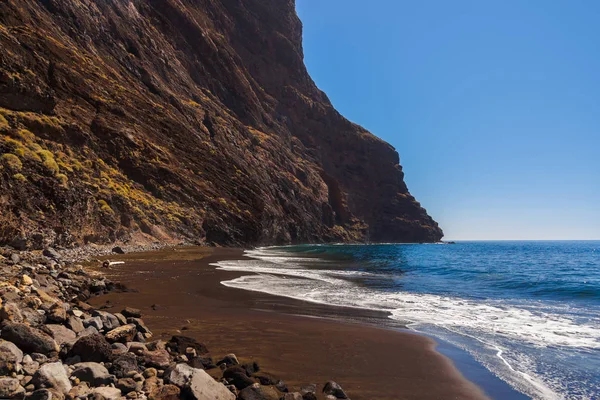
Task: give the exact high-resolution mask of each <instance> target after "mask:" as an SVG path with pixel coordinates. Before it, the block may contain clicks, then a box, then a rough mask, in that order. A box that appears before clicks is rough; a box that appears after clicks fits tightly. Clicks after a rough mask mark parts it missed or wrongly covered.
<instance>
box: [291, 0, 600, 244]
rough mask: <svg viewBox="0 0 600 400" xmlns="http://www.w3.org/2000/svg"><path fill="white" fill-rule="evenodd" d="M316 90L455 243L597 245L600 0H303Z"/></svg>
mask: <svg viewBox="0 0 600 400" xmlns="http://www.w3.org/2000/svg"><path fill="white" fill-rule="evenodd" d="M297 9H298V14H299V16H300V18H301V19H302V22H303V24H304V52H305V59H306V64H307V66H308V69H309V72H310V73H311V75H312V77H313V79H314V80H315V82H316V83H317V85H318V86H319V87H320V88H321V89H322V90H324V91H325V92H326V93H327V94H328V96H329V97H330V99H331V101H332V102H333V104H334V105H335V106H336V107H337V109H338V110H339V111H340V112H341V113H342V114H343V115H345V116H346V117H347V118H348V119H350V120H352V121H353V122H356V123H358V124H360V125H363V126H364V127H366V128H367V129H369V130H370V131H371V132H373V133H374V134H376V135H377V136H379V137H381V138H383V139H384V140H386V141H388V142H389V143H391V144H392V145H393V146H394V147H395V148H396V149H397V150H398V152H399V153H400V160H401V164H402V165H403V167H404V171H405V173H406V182H407V184H408V187H409V189H410V191H411V193H412V194H413V195H414V196H415V197H416V198H417V199H418V200H419V201H420V202H421V204H423V206H424V207H425V208H427V210H428V211H429V213H430V214H431V215H432V216H433V217H434V218H435V219H436V220H437V221H438V222H439V223H440V225H441V226H442V228H443V229H444V231H445V233H446V239H449V240H452V239H457V240H458V239H600V1H597V0H561V1H553V0H489V1H488V0H486V1H480V0H472V1H466V0H453V1H446V0H436V1H434V0H424V1H408V0H373V1H371V2H365V1H362V0H361V1H359V0H326V1H325V0H323V1H320V0H297Z"/></svg>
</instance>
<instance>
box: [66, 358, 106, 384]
mask: <svg viewBox="0 0 600 400" xmlns="http://www.w3.org/2000/svg"><path fill="white" fill-rule="evenodd" d="M73 368H74V369H73V372H72V373H71V375H72V376H74V377H76V378H78V379H79V380H80V381H82V382H88V383H89V384H90V386H100V385H108V384H110V383H112V382H114V381H115V379H114V377H113V376H112V375H110V374H109V373H108V370H107V369H106V368H105V367H104V365H102V364H98V363H95V362H83V363H78V364H75V365H74V366H73Z"/></svg>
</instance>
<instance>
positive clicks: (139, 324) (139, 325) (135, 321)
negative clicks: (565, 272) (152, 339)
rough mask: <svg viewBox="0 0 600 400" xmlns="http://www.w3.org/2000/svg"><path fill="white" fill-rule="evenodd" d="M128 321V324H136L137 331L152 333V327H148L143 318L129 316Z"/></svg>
mask: <svg viewBox="0 0 600 400" xmlns="http://www.w3.org/2000/svg"><path fill="white" fill-rule="evenodd" d="M127 323H128V324H134V325H135V327H136V329H137V331H138V332H139V333H142V334H146V333H149V334H152V332H151V331H150V329H148V327H147V326H146V325H145V324H144V321H143V320H142V319H141V318H131V317H130V318H127Z"/></svg>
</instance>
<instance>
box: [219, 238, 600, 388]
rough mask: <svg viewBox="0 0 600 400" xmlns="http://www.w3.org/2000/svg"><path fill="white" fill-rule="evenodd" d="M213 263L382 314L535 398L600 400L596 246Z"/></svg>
mask: <svg viewBox="0 0 600 400" xmlns="http://www.w3.org/2000/svg"><path fill="white" fill-rule="evenodd" d="M247 255H249V256H250V257H252V259H250V260H241V261H222V262H219V263H217V264H215V265H216V266H217V267H218V268H220V269H223V270H228V271H240V272H253V273H254V274H251V275H245V276H242V277H240V278H237V279H234V280H231V281H226V282H223V284H224V285H226V286H229V287H234V288H239V289H245V290H253V291H259V292H264V293H270V294H273V295H278V296H286V297H292V298H297V299H301V300H305V301H310V302H318V303H325V304H331V305H336V306H350V307H356V308H363V309H372V310H381V311H386V312H388V313H389V315H390V317H389V318H390V319H389V320H381V321H379V323H380V324H382V325H386V324H389V323H392V322H395V323H398V322H402V323H404V324H406V325H407V326H409V327H410V328H412V329H415V330H417V331H420V332H423V333H425V334H428V335H432V336H434V337H437V338H440V339H442V340H443V341H445V342H449V343H450V344H453V345H455V346H457V347H459V348H461V349H464V350H465V351H467V352H468V353H469V354H470V355H471V356H472V357H473V359H475V360H476V361H477V362H478V363H480V364H481V365H482V366H484V367H485V368H487V369H488V370H489V371H491V372H492V373H493V374H494V375H496V376H497V377H499V378H500V379H502V380H504V381H505V382H507V383H508V384H509V385H510V386H512V387H513V388H514V389H516V390H517V391H519V392H521V393H523V394H525V395H527V396H529V397H531V398H534V399H563V398H566V399H595V398H598V396H599V394H600V241H539V242H534V241H512V242H511V241H497V242H457V243H456V244H430V245H417V244H404V245H397V244H386V245H306V246H287V247H271V248H260V249H256V250H252V251H248V252H247Z"/></svg>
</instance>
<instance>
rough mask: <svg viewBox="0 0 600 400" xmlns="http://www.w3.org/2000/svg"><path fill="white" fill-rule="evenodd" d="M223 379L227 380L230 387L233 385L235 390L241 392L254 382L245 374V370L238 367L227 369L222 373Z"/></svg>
mask: <svg viewBox="0 0 600 400" xmlns="http://www.w3.org/2000/svg"><path fill="white" fill-rule="evenodd" d="M223 378H225V379H227V382H229V383H230V384H231V385H234V386H235V387H236V389H238V390H242V389H245V388H247V387H248V386H250V385H253V384H254V383H255V382H254V380H253V379H251V378H250V377H249V376H248V375H247V374H246V370H245V369H244V368H242V367H240V366H237V365H236V366H234V367H229V368H227V369H226V370H225V371H224V372H223Z"/></svg>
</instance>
